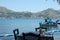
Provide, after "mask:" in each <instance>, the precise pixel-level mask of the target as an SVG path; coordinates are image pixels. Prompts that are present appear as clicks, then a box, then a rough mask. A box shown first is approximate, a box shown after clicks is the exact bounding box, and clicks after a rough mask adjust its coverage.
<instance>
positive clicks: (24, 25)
mask: <svg viewBox="0 0 60 40" xmlns="http://www.w3.org/2000/svg"><path fill="white" fill-rule="evenodd" d="M54 20H56V19H54ZM43 21H44V18H31V19H0V35H1V34H3V35H5V34H13V30H14V29H16V28H18V29H19V31H20V34H21V33H22V32H31V31H35V28H36V27H39V26H40V25H39V23H40V22H43ZM59 29H60V28H59ZM55 34H57V33H55ZM55 36H57V35H55ZM0 39H1V40H6V39H3V38H0ZM10 40H11V39H10Z"/></svg>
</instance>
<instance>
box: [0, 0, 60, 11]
mask: <svg viewBox="0 0 60 40" xmlns="http://www.w3.org/2000/svg"><path fill="white" fill-rule="evenodd" d="M0 6H3V7H6V8H8V9H11V10H14V11H31V12H37V11H42V10H45V9H47V8H54V9H57V10H59V9H60V5H58V3H57V2H56V1H55V2H53V1H52V0H48V1H47V2H46V1H45V0H0Z"/></svg>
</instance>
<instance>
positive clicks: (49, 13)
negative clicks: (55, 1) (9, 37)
mask: <svg viewBox="0 0 60 40" xmlns="http://www.w3.org/2000/svg"><path fill="white" fill-rule="evenodd" d="M40 17H52V18H55V17H56V18H58V17H59V18H60V11H58V10H55V9H53V8H48V9H46V10H43V11H41V12H36V13H32V12H28V11H27V12H15V11H13V10H10V9H8V8H5V7H0V18H40Z"/></svg>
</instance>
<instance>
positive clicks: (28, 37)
mask: <svg viewBox="0 0 60 40" xmlns="http://www.w3.org/2000/svg"><path fill="white" fill-rule="evenodd" d="M39 36H40V35H39V34H38V35H37V34H34V33H23V40H39Z"/></svg>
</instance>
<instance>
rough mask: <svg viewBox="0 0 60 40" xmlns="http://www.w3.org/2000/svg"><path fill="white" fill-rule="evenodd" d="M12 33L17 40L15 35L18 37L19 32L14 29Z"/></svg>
mask: <svg viewBox="0 0 60 40" xmlns="http://www.w3.org/2000/svg"><path fill="white" fill-rule="evenodd" d="M13 33H14V38H15V40H17V35H19V30H18V29H14V30H13Z"/></svg>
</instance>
